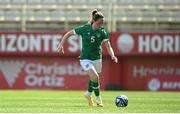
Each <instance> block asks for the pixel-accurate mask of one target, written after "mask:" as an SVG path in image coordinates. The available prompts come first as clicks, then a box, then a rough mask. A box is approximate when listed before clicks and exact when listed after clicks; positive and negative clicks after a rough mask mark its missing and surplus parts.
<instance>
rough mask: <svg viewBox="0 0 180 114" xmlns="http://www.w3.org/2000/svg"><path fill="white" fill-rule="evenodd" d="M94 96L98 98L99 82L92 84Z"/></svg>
mask: <svg viewBox="0 0 180 114" xmlns="http://www.w3.org/2000/svg"><path fill="white" fill-rule="evenodd" d="M92 83H93V89H94V94H95V96H99V90H100V89H99V82H92Z"/></svg>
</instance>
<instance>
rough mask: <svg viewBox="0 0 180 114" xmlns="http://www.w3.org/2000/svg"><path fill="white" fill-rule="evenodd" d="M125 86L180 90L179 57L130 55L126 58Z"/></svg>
mask: <svg viewBox="0 0 180 114" xmlns="http://www.w3.org/2000/svg"><path fill="white" fill-rule="evenodd" d="M123 65H124V69H125V71H124V73H123V75H124V79H123V80H124V81H123V84H124V87H126V88H127V89H130V90H152V91H158V90H173V91H174V90H176V91H179V90H180V60H179V58H178V57H173V58H171V57H169V58H168V57H164V58H163V57H161V58H160V59H158V58H157V57H146V58H139V57H128V58H127V59H126V60H124V63H123Z"/></svg>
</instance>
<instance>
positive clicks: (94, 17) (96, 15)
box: [91, 9, 104, 24]
mask: <svg viewBox="0 0 180 114" xmlns="http://www.w3.org/2000/svg"><path fill="white" fill-rule="evenodd" d="M100 18H104V16H103V14H102V13H101V12H99V11H98V10H97V9H94V10H93V11H92V20H91V24H93V20H94V21H97V20H98V19H100Z"/></svg>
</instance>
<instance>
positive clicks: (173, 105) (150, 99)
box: [0, 90, 180, 113]
mask: <svg viewBox="0 0 180 114" xmlns="http://www.w3.org/2000/svg"><path fill="white" fill-rule="evenodd" d="M120 94H125V95H126V96H128V98H129V104H128V106H127V107H125V108H117V107H116V106H115V104H114V100H115V97H116V96H117V95H120ZM83 95H84V91H27V90H26V91H0V112H1V113H4V112H11V113H13V112H16V113H18V112H21V113H23V112H42V113H45V112H48V113H53V112H82V113H84V112H89V113H96V112H105V113H108V112H111V113H112V112H116V113H119V112H126V113H128V112H138V113H139V112H144V113H146V112H165V113H170V112H173V113H176V112H177V113H180V92H129V91H103V92H101V95H102V98H103V102H104V107H88V106H87V103H86V101H85V98H84V97H83Z"/></svg>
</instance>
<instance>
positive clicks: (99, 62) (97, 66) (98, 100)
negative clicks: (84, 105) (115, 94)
mask: <svg viewBox="0 0 180 114" xmlns="http://www.w3.org/2000/svg"><path fill="white" fill-rule="evenodd" d="M93 66H94V68H95V70H96V72H97V73H98V82H97V84H96V85H98V87H96V88H94V93H95V96H96V104H97V106H103V103H102V98H101V95H100V81H99V78H100V77H99V76H100V73H101V70H102V60H95V61H93Z"/></svg>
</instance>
